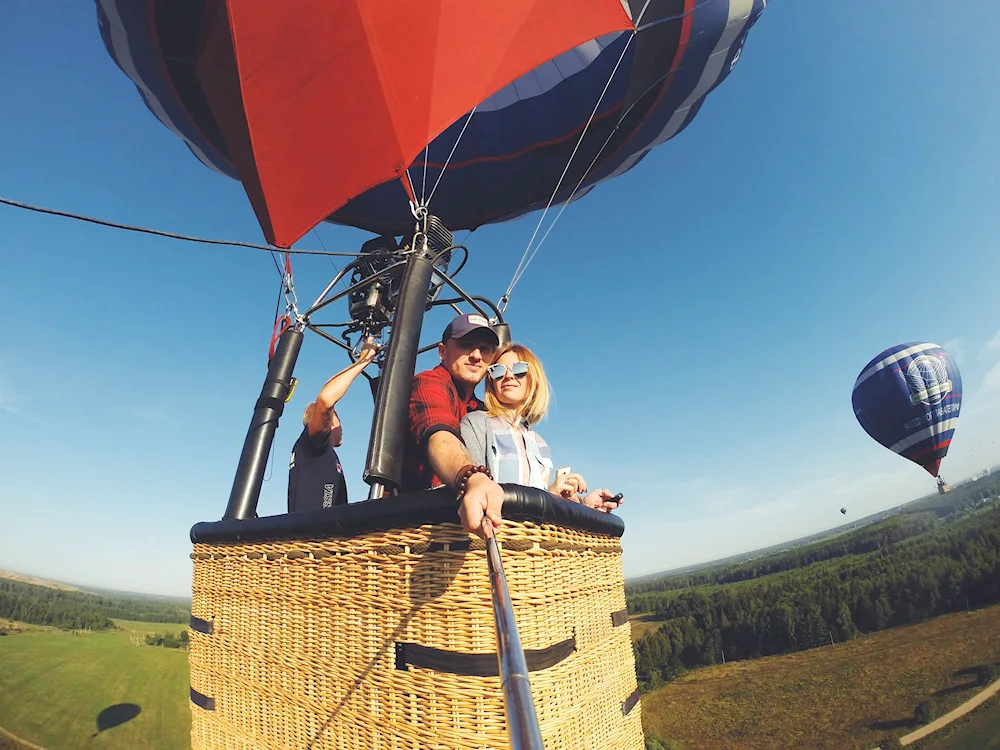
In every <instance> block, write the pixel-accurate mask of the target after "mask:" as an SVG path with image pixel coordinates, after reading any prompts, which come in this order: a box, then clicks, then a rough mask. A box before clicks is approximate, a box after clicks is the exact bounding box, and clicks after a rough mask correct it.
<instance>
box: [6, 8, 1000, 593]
mask: <svg viewBox="0 0 1000 750" xmlns="http://www.w3.org/2000/svg"><path fill="white" fill-rule="evenodd" d="M963 8H964V12H963V13H962V14H952V15H951V16H948V17H946V18H944V19H940V18H936V17H931V16H930V15H928V14H919V13H907V14H900V13H899V12H898V9H896V8H893V7H889V6H878V5H877V4H876V5H873V4H871V3H864V2H862V0H845V2H844V3H840V4H837V5H835V6H834V5H827V6H824V5H816V4H807V3H799V4H790V3H789V4H775V3H771V4H769V7H768V9H767V11H766V12H765V13H763V15H762V16H761V17H760V19H759V21H758V22H757V23H756V25H755V26H754V28H753V29H752V31H751V33H750V34H749V37H748V39H747V41H746V44H745V47H744V48H742V50H741V53H740V55H739V60H738V65H736V66H735V68H733V70H732V72H731V74H730V75H729V76H728V77H727V78H726V80H725V81H723V83H722V85H720V86H719V87H718V89H717V90H715V91H713V92H712V93H711V94H710V95H709V96H708V98H707V100H706V101H705V103H704V106H703V107H702V108H701V110H700V111H699V112H698V114H697V117H696V118H694V120H693V122H692V123H691V124H690V126H689V127H687V128H686V129H685V130H684V131H683V132H682V133H680V134H679V135H678V136H677V137H676V138H673V139H671V140H670V141H669V142H667V143H665V144H663V145H662V146H659V147H657V148H656V149H654V150H653V151H652V152H650V153H649V155H648V156H647V157H646V158H645V159H643V161H642V163H640V164H638V165H637V166H636V167H635V168H634V169H632V170H631V171H629V172H627V173H626V174H623V175H621V176H620V177H616V178H615V179H613V180H609V181H607V182H605V183H603V184H601V185H598V186H597V187H595V188H594V190H593V191H591V193H590V194H589V195H587V196H586V197H584V198H583V199H581V200H580V201H578V202H575V203H573V204H571V205H569V206H568V207H567V209H566V211H565V213H564V214H563V215H562V218H561V219H560V221H559V223H558V225H556V228H555V231H553V233H552V235H551V237H549V239H548V240H547V242H546V244H545V245H544V247H543V250H542V252H540V253H538V255H537V257H536V258H535V259H534V260H533V262H532V264H531V266H530V268H529V269H528V271H527V272H526V273H525V274H524V276H523V278H522V280H521V281H520V282H519V284H518V286H517V288H516V290H515V293H514V294H513V296H512V298H511V300H512V301H511V305H510V307H509V308H508V310H507V314H506V315H505V318H506V319H507V321H508V322H509V323H510V325H511V329H512V331H513V334H514V338H515V340H518V341H520V342H522V343H524V344H526V345H528V346H529V347H531V348H532V349H533V350H534V351H535V352H536V353H537V354H538V356H539V358H540V359H541V361H542V362H543V363H544V365H545V369H546V373H547V376H548V379H549V380H550V382H551V384H552V386H553V394H554V395H553V399H552V402H551V407H550V411H549V414H548V416H547V418H546V419H545V420H544V421H543V422H542V423H541V424H540V425H539V426H538V431H539V432H540V433H541V434H542V436H543V437H544V438H545V440H546V441H547V442H548V444H549V445H550V447H551V449H552V455H553V461H554V462H555V465H571V466H572V467H573V470H574V471H576V472H579V473H581V474H582V475H583V476H584V477H586V479H587V483H588V484H589V485H590V486H592V487H607V488H608V489H610V490H612V491H613V492H622V493H624V496H625V503H624V505H623V506H622V507H621V509H620V510H619V511H618V513H619V515H620V516H621V517H622V518H623V519H624V521H625V524H626V532H625V536H624V537H623V540H622V545H623V549H624V554H623V565H624V570H625V574H626V577H627V578H629V579H632V578H636V577H641V576H644V575H649V574H653V573H657V572H660V571H663V570H674V569H679V568H683V567H685V566H688V565H694V564H699V563H698V562H697V561H706V560H707V561H711V560H718V559H724V558H726V557H730V556H732V555H735V554H744V553H746V552H747V551H753V550H758V549H765V548H767V547H770V546H774V545H775V544H778V543H781V542H783V541H784V540H791V539H797V538H802V537H806V536H810V535H812V534H815V533H819V532H821V531H823V530H826V529H829V528H834V527H835V525H836V524H838V523H840V519H841V515H840V512H839V511H840V508H841V507H843V506H847V507H848V508H849V509H850V510H851V512H852V513H853V514H856V515H857V516H858V517H864V516H868V515H872V514H874V513H877V512H879V511H880V510H884V509H886V508H887V507H894V506H896V505H899V504H901V503H900V501H899V500H894V501H893V502H892V503H891V505H889V504H888V501H887V500H886V498H894V499H896V498H919V497H922V496H924V495H927V494H933V492H934V481H933V479H932V478H931V477H930V476H929V475H928V474H927V473H926V472H925V471H924V470H923V469H921V468H920V467H919V466H916V465H915V464H912V463H910V462H908V461H906V460H904V459H902V458H900V457H899V456H896V455H894V454H892V453H891V452H890V451H888V450H886V449H885V448H883V447H882V446H881V445H879V444H877V443H876V442H875V441H874V440H872V439H871V438H870V437H869V436H868V435H866V434H865V432H864V430H863V429H862V428H861V426H860V425H859V424H858V423H857V420H856V418H855V416H854V413H853V409H852V406H851V390H852V386H853V384H854V382H855V379H856V377H857V375H858V373H859V372H860V370H861V368H862V367H863V366H864V365H865V363H866V362H868V361H869V360H870V359H871V358H872V357H873V356H874V355H875V354H876V353H878V352H880V351H882V350H884V349H885V348H887V347H889V346H891V345H893V344H895V343H898V342H901V341H913V340H922V341H928V342H931V341H933V342H937V343H939V344H941V345H942V346H943V347H944V348H946V349H947V350H948V351H949V352H950V353H951V354H952V356H953V358H954V359H955V360H956V362H957V363H958V367H959V368H960V369H961V372H962V380H963V383H964V402H963V406H962V411H961V417H960V421H959V424H958V428H957V431H956V433H955V437H954V440H953V442H952V444H951V448H950V452H949V454H948V456H947V457H946V458H945V460H944V463H943V465H942V474H943V475H944V477H946V478H949V479H951V480H952V481H953V482H954V481H955V478H956V477H970V476H971V475H973V474H975V473H976V472H977V471H979V470H981V469H982V468H983V467H985V466H991V465H995V464H997V463H998V460H1000V451H998V450H997V445H996V432H997V430H996V425H997V424H1000V316H998V315H997V314H996V309H995V308H996V304H995V298H996V295H995V289H996V286H997V280H998V279H1000V253H997V251H996V245H997V239H996V238H997V237H998V236H1000V212H997V211H996V210H995V203H996V195H997V174H1000V152H998V150H997V149H996V133H998V132H1000V101H998V100H997V97H996V96H995V94H994V91H993V81H992V79H991V78H990V77H989V76H988V75H986V72H987V70H988V69H989V66H988V64H987V63H988V62H989V61H991V60H992V59H993V41H994V39H995V38H996V33H995V32H996V31H997V21H996V20H995V19H996V14H995V13H991V12H990V11H992V10H993V6H992V5H989V4H987V3H986V2H985V0H973V2H972V3H970V4H967V5H966V6H963ZM95 15H96V14H95V12H94V6H93V5H91V4H89V3H70V4H67V5H66V6H65V7H60V8H59V9H58V10H57V9H54V8H53V7H50V6H48V5H47V4H45V3H33V2H19V1H18V0H14V2H13V3H9V4H7V5H6V6H5V7H4V19H5V23H4V24H0V42H2V43H0V64H3V66H4V69H5V70H6V71H8V75H7V76H5V77H4V78H3V79H2V80H0V98H2V100H3V101H4V102H5V103H6V104H7V106H8V108H9V111H10V113H12V114H11V116H9V117H8V118H6V119H5V122H4V126H5V138H3V139H0V163H3V165H4V169H3V171H2V173H0V197H4V198H9V199H14V200H19V201H22V202H25V203H29V204H33V205H38V206H45V207H51V208H54V209H59V210H64V211H71V212H75V213H79V214H83V215H87V216H93V217H97V218H101V219H106V220H110V221H116V222H121V223H125V224H132V225H138V226H143V227H152V228H155V229H161V230H166V231H174V232H179V233H183V234H188V235H195V236H200V237H212V238H232V239H235V240H242V241H246V242H255V243H259V242H260V241H261V237H262V234H261V230H260V227H259V225H258V223H257V221H256V218H255V216H254V214H253V211H252V209H251V206H250V204H249V201H248V199H247V196H246V194H245V192H244V190H243V188H242V186H241V185H240V184H239V183H238V182H235V181H233V180H230V179H228V178H225V177H222V176H220V175H218V174H216V173H214V172H211V171H210V170H208V169H206V168H205V167H204V166H203V165H202V164H201V163H200V162H199V161H198V159H196V158H195V157H194V156H193V155H192V154H191V153H190V152H189V151H188V149H187V148H186V147H185V146H184V144H183V143H182V142H181V141H180V140H179V139H178V138H176V137H175V136H174V135H173V134H172V133H171V132H170V131H168V130H167V129H166V128H165V127H163V126H162V125H161V124H160V123H159V122H158V121H157V120H156V119H155V117H153V115H152V114H150V112H149V111H148V110H147V109H146V107H145V105H144V104H143V102H142V100H141V98H140V97H139V96H138V95H137V93H136V89H135V86H134V85H133V84H132V83H131V82H130V81H129V80H128V79H127V78H126V77H125V76H124V75H123V74H122V73H121V71H120V70H119V69H118V68H117V67H116V65H115V63H114V62H113V61H112V60H111V58H110V57H109V55H108V54H107V52H106V51H105V49H104V45H103V43H102V40H101V35H100V33H99V30H98V28H97V22H96V18H95ZM888 32H891V33H888ZM927 39H933V40H934V42H935V49H936V50H938V51H939V54H935V55H921V54H918V53H916V52H915V51H914V50H915V45H914V40H921V41H923V40H927ZM443 179H445V180H447V179H448V174H447V173H446V174H445V175H444V177H443ZM0 221H2V223H3V224H2V225H3V229H4V243H3V250H2V251H0V252H2V257H3V259H4V260H6V261H7V263H6V268H7V270H8V276H9V279H10V283H9V284H8V285H7V287H8V288H7V290H6V293H5V295H4V296H3V301H2V303H0V304H2V305H3V307H2V310H3V312H4V313H5V315H4V317H5V320H7V321H9V323H8V326H7V328H6V333H7V335H6V336H5V337H4V340H3V341H2V342H0V455H2V456H3V465H2V466H3V470H2V471H0V513H2V517H3V519H4V523H3V525H2V527H0V568H11V569H18V568H20V567H23V564H24V563H25V562H26V561H30V563H31V567H32V568H33V569H34V570H35V572H34V573H33V575H36V576H38V577H42V578H48V579H53V580H60V579H64V578H69V577H72V578H76V579H78V580H81V581H85V580H95V581H101V583H100V584H99V585H100V586H102V587H107V588H111V589H116V590H125V591H128V590H136V589H137V588H140V587H141V588H143V589H147V590H148V591H149V592H150V593H151V594H153V595H156V594H159V595H167V596H176V595H177V594H174V593H172V592H177V591H184V590H189V588H190V582H191V561H190V558H189V553H190V551H191V546H190V541H189V537H188V531H189V529H190V528H191V526H193V525H194V524H195V523H197V522H199V521H204V520H214V519H217V518H219V517H221V515H222V513H223V510H224V508H225V504H226V498H227V497H228V495H229V491H230V487H231V485H232V480H233V475H234V473H235V469H236V465H237V462H238V458H239V454H240V448H241V446H242V444H243V439H244V436H245V434H246V430H247V426H248V424H249V422H250V417H251V414H252V411H253V404H254V403H255V401H256V399H257V396H258V395H259V391H260V384H261V382H262V381H263V379H264V375H265V365H266V360H267V346H268V342H269V339H270V335H271V330H272V325H273V313H274V310H275V297H276V293H277V291H278V284H277V283H276V282H277V281H278V279H276V276H277V274H276V272H275V267H274V264H273V262H272V258H271V257H268V254H267V253H262V252H257V251H254V250H248V249H239V248H218V247H206V246H199V245H194V244H192V243H186V242H178V241H174V240H167V239H164V238H160V237H153V236H148V235H139V234H134V233H131V232H124V231H118V230H112V229H108V228H103V227H97V226H94V225H89V224H84V223H82V222H78V221H70V220H68V219H63V218H57V217H52V216H39V215H38V214H35V213H33V212H29V211H24V210H18V209H15V208H11V207H8V206H2V205H0ZM537 221H538V214H532V215H529V216H526V217H524V218H522V219H518V220H516V221H512V222H509V223H504V224H496V225H487V226H484V227H482V228H481V229H479V230H477V231H476V232H474V233H468V234H467V233H465V232H460V233H458V236H457V241H459V242H466V243H467V244H468V245H469V247H470V258H469V261H468V264H467V266H466V268H465V270H464V271H463V273H462V275H461V276H460V277H459V279H458V283H459V284H461V285H462V286H463V288H465V289H467V290H470V292H471V293H473V294H483V295H485V296H488V297H495V296H498V295H500V294H501V293H502V292H503V290H504V288H505V286H506V284H507V283H508V280H509V279H510V278H511V274H512V273H513V272H514V271H515V267H516V264H517V259H518V257H520V255H521V252H522V250H523V249H524V247H525V245H526V243H527V242H528V240H529V238H530V237H531V236H532V233H533V229H534V228H535V226H536V224H537ZM367 239H369V235H368V234H366V233H364V232H361V231H359V230H355V229H350V228H346V227H339V226H333V225H329V224H324V225H322V226H320V227H317V228H316V229H315V230H313V231H312V232H310V233H309V234H308V235H307V236H306V238H305V239H304V240H303V241H302V244H301V246H302V247H308V248H317V249H318V248H320V247H323V248H326V249H329V250H334V251H349V252H355V251H357V249H358V248H359V247H360V246H361V244H362V243H363V242H364V241H365V240H367ZM334 260H335V261H336V263H334V261H332V260H331V259H329V258H323V257H297V258H295V259H294V260H293V267H294V271H295V280H296V288H297V291H298V295H299V298H300V299H302V300H311V299H313V298H314V297H315V296H316V295H317V294H318V293H319V292H320V290H322V288H323V287H324V286H325V285H326V283H327V281H328V280H329V279H330V278H332V276H333V274H334V269H335V268H336V267H337V264H339V262H340V259H334ZM338 310H339V308H338ZM345 316H346V313H345ZM445 322H446V320H445V313H444V311H442V310H440V309H439V310H435V311H433V312H432V313H430V314H429V315H428V317H427V320H426V322H425V324H424V336H423V337H422V341H421V343H427V339H428V337H433V335H434V333H435V332H437V331H440V330H441V329H442V328H443V327H444V324H445ZM434 363H435V358H434V355H433V353H431V354H427V355H422V356H421V358H420V359H419V360H418V363H417V367H418V369H425V368H427V367H429V366H431V365H433V364H434ZM344 365H346V358H345V357H344V356H343V354H342V353H341V352H339V351H338V350H335V349H334V347H331V346H328V345H323V344H322V342H320V340H319V339H318V338H317V337H312V338H309V339H307V341H306V345H305V346H304V347H303V349H302V354H301V357H300V359H299V362H298V365H297V367H296V376H297V378H298V381H299V382H298V390H297V392H296V394H295V397H294V399H293V400H292V401H291V403H290V405H289V408H288V410H287V412H286V416H285V419H284V420H283V421H282V424H281V426H280V427H279V429H278V433H277V435H276V438H275V442H274V446H273V450H272V454H271V457H270V460H269V468H268V471H267V474H266V475H265V477H266V480H267V481H265V483H264V487H263V489H262V492H261V496H260V503H259V506H258V507H259V512H260V514H261V515H273V514H277V513H281V512H283V511H284V509H285V507H286V497H285V496H286V483H287V474H286V466H287V464H286V463H285V461H286V458H287V456H288V455H289V453H290V450H291V446H292V444H293V442H294V440H295V439H296V437H297V436H298V432H299V428H298V424H297V421H296V419H295V417H296V416H297V413H298V412H299V410H300V409H301V408H302V407H303V406H304V405H305V403H306V401H307V400H309V399H312V398H314V397H315V393H316V392H317V391H318V390H319V388H320V386H321V385H322V383H323V382H325V380H326V379H327V378H328V377H330V375H332V374H333V373H334V372H336V371H338V370H340V369H341V368H342V367H343V366H344ZM372 411H373V409H372V399H371V396H370V393H368V389H367V388H366V387H365V386H364V385H355V386H354V387H353V388H352V389H351V391H350V392H349V393H348V394H347V396H346V397H345V399H344V400H343V401H342V402H341V403H340V404H338V413H339V414H340V416H341V419H342V421H343V423H344V445H343V448H342V449H338V453H339V455H340V458H341V462H342V464H343V466H344V468H345V474H346V477H347V483H348V490H349V494H350V496H351V498H352V499H353V500H354V501H357V500H359V499H360V498H362V497H364V496H366V495H367V486H366V485H365V484H364V482H363V480H362V473H363V467H364V462H365V458H366V454H367V447H368V446H367V443H368V440H367V437H368V433H369V427H370V425H371V418H372ZM88 585H91V584H88ZM94 585H96V584H94Z"/></svg>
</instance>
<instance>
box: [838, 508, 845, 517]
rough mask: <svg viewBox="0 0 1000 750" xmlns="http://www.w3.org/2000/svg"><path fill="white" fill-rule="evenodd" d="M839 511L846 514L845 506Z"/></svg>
mask: <svg viewBox="0 0 1000 750" xmlns="http://www.w3.org/2000/svg"><path fill="white" fill-rule="evenodd" d="M840 512H841V513H842V514H844V515H845V516H846V515H847V508H841V509H840Z"/></svg>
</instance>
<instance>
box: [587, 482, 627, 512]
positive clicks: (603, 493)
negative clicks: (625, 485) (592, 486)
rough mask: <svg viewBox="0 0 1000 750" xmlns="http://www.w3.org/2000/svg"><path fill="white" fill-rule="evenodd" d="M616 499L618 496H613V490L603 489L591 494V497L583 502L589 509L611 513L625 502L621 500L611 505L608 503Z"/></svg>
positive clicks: (588, 496)
mask: <svg viewBox="0 0 1000 750" xmlns="http://www.w3.org/2000/svg"><path fill="white" fill-rule="evenodd" d="M614 497H616V495H614V494H612V492H611V490H605V489H603V488H602V489H599V490H594V491H593V492H591V493H590V494H589V495H587V496H586V497H585V498H583V500H582V502H583V504H584V505H586V506H587V507H588V508H593V509H594V510H599V511H601V512H602V513H610V512H611V511H613V510H614V509H615V508H617V507H618V506H619V505H620V504H621V503H622V502H623V501H622V500H621V499H619V500H618V501H616V502H610V503H609V502H608V501H609V500H611V499H613V498H614Z"/></svg>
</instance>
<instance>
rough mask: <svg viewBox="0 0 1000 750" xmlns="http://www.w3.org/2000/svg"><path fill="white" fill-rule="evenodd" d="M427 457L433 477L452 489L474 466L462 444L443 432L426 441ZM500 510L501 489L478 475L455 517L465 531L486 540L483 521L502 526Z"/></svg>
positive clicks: (470, 479) (470, 480)
mask: <svg viewBox="0 0 1000 750" xmlns="http://www.w3.org/2000/svg"><path fill="white" fill-rule="evenodd" d="M427 457H428V459H429V460H430V464H431V468H432V469H434V473H435V474H437V475H438V476H439V477H441V479H442V480H443V481H444V482H445V484H447V485H448V486H449V487H452V488H454V486H455V480H456V479H457V477H458V474H459V472H460V471H462V468H463V467H465V466H468V465H469V464H471V463H473V461H472V459H471V458H469V453H468V451H466V450H465V445H463V443H462V441H461V440H459V439H458V438H457V437H455V436H454V435H453V434H451V433H450V432H446V431H444V430H441V431H438V432H435V433H434V434H433V435H431V436H430V438H429V439H428V441H427ZM502 507H503V488H502V487H501V486H500V485H499V484H497V483H496V482H494V481H493V480H492V479H490V478H489V477H488V476H486V475H485V474H478V473H477V474H473V475H472V476H471V477H469V483H468V485H467V487H466V491H465V496H464V497H463V498H462V503H461V506H460V507H459V509H458V517H459V518H460V519H461V520H462V526H464V527H465V530H466V531H470V532H472V533H474V534H478V535H479V536H485V532H484V531H483V517H484V516H485V517H486V518H489V519H490V521H491V522H492V523H493V525H494V526H496V527H499V526H500V524H501V523H503V518H502V516H501V508H502Z"/></svg>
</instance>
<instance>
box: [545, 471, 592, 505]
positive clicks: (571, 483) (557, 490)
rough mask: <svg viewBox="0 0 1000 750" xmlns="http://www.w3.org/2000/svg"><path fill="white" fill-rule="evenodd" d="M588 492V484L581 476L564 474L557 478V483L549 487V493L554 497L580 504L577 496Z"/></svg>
mask: <svg viewBox="0 0 1000 750" xmlns="http://www.w3.org/2000/svg"><path fill="white" fill-rule="evenodd" d="M586 491H587V483H586V482H585V481H583V477H581V476H580V475H579V474H563V475H562V476H561V477H556V481H554V482H553V483H552V484H550V485H549V492H551V493H552V494H553V495H557V496H558V497H561V498H563V499H564V500H572V501H573V502H580V501H579V499H578V498H577V496H576V494H577V493H578V492H586Z"/></svg>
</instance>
